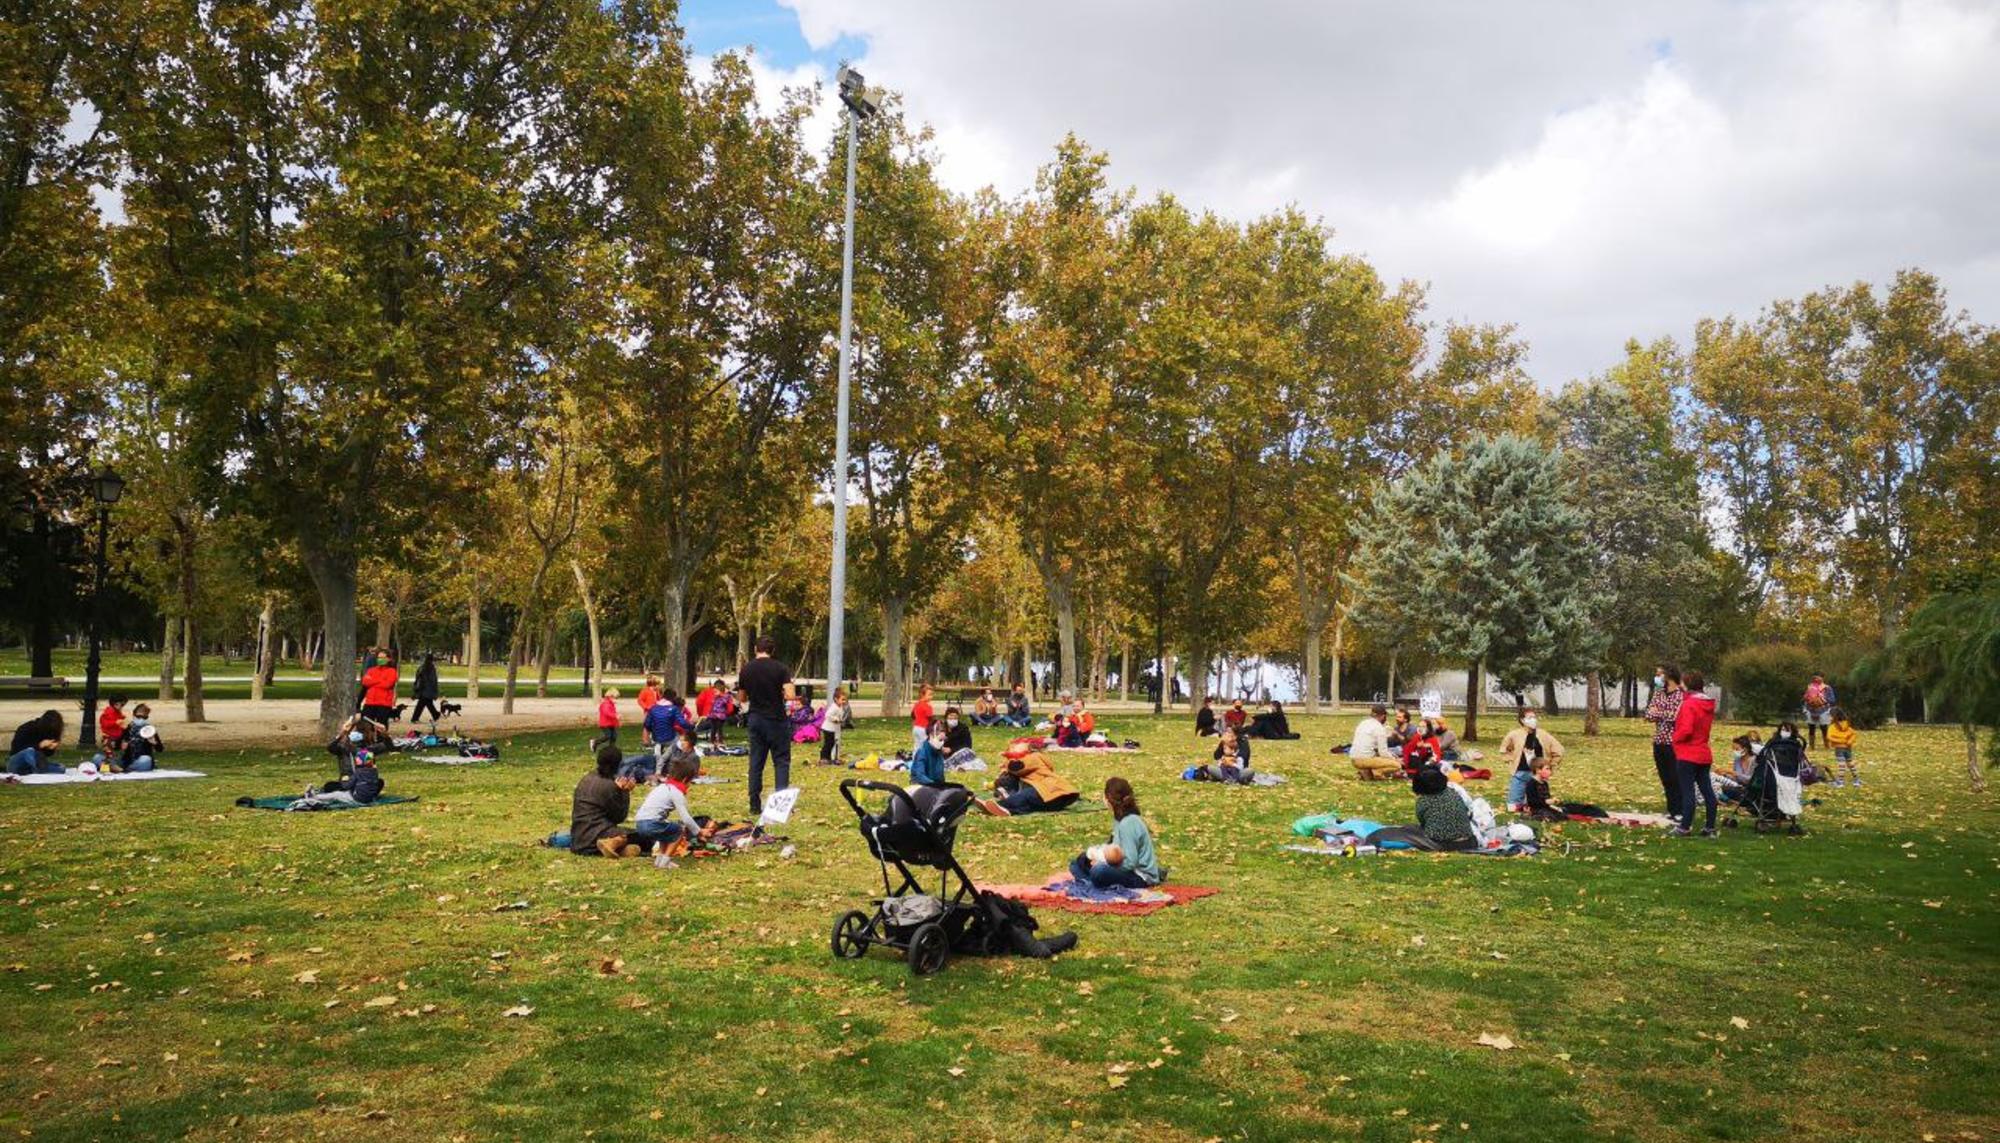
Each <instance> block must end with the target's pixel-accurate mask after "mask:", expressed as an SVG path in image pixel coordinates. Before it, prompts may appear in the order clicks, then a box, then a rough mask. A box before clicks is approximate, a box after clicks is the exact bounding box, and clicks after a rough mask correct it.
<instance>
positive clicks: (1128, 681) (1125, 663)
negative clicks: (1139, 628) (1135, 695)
mask: <svg viewBox="0 0 2000 1143" xmlns="http://www.w3.org/2000/svg"><path fill="white" fill-rule="evenodd" d="M1118 701H1119V702H1131V701H1132V640H1131V638H1130V637H1129V636H1128V637H1127V638H1126V639H1125V640H1124V641H1123V642H1121V643H1120V644H1119V645H1118Z"/></svg>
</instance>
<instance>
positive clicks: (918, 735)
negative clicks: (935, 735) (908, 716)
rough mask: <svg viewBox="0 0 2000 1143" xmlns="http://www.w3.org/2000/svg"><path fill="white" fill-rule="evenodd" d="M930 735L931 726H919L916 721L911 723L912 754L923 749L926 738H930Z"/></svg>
mask: <svg viewBox="0 0 2000 1143" xmlns="http://www.w3.org/2000/svg"><path fill="white" fill-rule="evenodd" d="M928 737H930V728H929V727H925V726H918V725H916V724H915V723H911V724H910V753H912V754H915V753H916V752H917V751H919V750H921V749H923V746H924V739H926V738H928Z"/></svg>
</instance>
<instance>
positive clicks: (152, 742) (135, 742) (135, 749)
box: [120, 704, 167, 774]
mask: <svg viewBox="0 0 2000 1143" xmlns="http://www.w3.org/2000/svg"><path fill="white" fill-rule="evenodd" d="M140 709H142V710H143V709H144V704H141V706H140ZM166 752H167V744H166V743H165V742H164V741H162V740H161V738H160V728H159V727H157V726H154V725H153V724H152V723H151V722H150V721H149V722H143V723H139V724H138V729H137V730H134V731H133V732H132V733H130V734H128V735H126V736H125V750H124V753H123V754H122V755H121V756H120V764H121V765H123V766H124V767H125V769H127V770H129V771H131V772H132V773H134V774H143V773H145V772H146V771H148V770H151V769H152V768H153V766H154V764H155V762H157V760H158V759H159V757H160V755H162V754H165V753H166Z"/></svg>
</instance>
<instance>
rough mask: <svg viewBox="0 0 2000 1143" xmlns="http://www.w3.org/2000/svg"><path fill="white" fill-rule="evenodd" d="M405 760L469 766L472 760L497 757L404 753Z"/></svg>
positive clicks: (494, 760) (488, 759)
mask: <svg viewBox="0 0 2000 1143" xmlns="http://www.w3.org/2000/svg"><path fill="white" fill-rule="evenodd" d="M403 760H404V761H406V762H428V763H430V764H431V765H433V766H470V765H472V764H473V763H474V762H498V761H500V760H499V759H498V758H467V757H465V756H464V755H461V754H405V755H403Z"/></svg>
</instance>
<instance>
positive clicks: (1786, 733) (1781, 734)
mask: <svg viewBox="0 0 2000 1143" xmlns="http://www.w3.org/2000/svg"><path fill="white" fill-rule="evenodd" d="M1791 736H1792V732H1791V731H1789V730H1780V731H1779V732H1778V737H1779V738H1790V737H1791Z"/></svg>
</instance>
